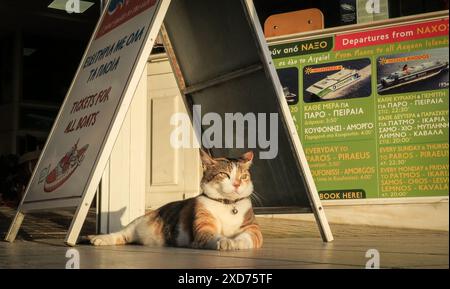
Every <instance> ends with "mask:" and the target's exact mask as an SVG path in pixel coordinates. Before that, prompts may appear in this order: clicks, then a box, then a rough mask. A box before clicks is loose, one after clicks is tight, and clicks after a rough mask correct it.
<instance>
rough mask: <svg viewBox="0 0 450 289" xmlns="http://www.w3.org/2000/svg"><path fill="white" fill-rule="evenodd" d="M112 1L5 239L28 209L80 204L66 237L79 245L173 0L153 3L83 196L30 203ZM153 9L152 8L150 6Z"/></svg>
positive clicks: (11, 235)
mask: <svg viewBox="0 0 450 289" xmlns="http://www.w3.org/2000/svg"><path fill="white" fill-rule="evenodd" d="M111 1H112V0H108V1H107V3H106V4H105V9H104V10H103V13H102V16H101V17H100V19H99V21H98V23H97V26H96V28H95V30H94V33H93V34H92V37H91V39H90V41H89V44H88V46H87V49H86V51H85V53H84V55H83V58H82V61H81V63H80V65H79V67H78V69H77V72H76V74H75V77H74V79H73V81H72V84H71V86H70V88H69V90H68V93H67V95H66V98H65V100H64V102H63V104H62V106H61V109H60V111H59V113H58V116H57V118H56V121H55V123H54V125H53V128H52V130H51V132H50V135H49V137H48V139H47V142H46V144H45V146H44V149H43V153H42V154H41V157H40V158H39V161H38V163H37V164H36V168H35V170H34V172H33V175H32V177H31V181H30V182H29V184H28V186H27V189H26V191H25V195H24V197H23V199H22V201H21V203H20V205H19V207H18V210H17V213H16V216H15V217H14V220H13V222H12V224H11V226H10V228H9V231H8V233H7V235H6V237H5V240H6V241H8V242H13V241H14V240H15V238H16V236H17V233H18V231H19V229H20V226H21V224H22V222H23V219H24V217H25V214H26V213H28V212H32V211H39V210H45V209H50V208H69V207H77V210H76V213H75V216H74V218H73V220H72V223H71V225H70V228H69V232H68V234H67V237H66V240H65V243H66V244H67V245H69V246H75V245H76V243H77V239H78V236H79V233H80V231H81V228H82V226H83V223H84V220H85V218H86V216H87V213H88V211H89V208H90V206H91V204H92V201H93V199H94V196H95V194H96V192H97V188H98V184H99V183H100V181H101V178H102V175H103V171H104V168H105V167H106V164H107V162H108V160H109V157H110V155H111V152H112V149H113V147H114V143H115V141H116V139H117V136H118V134H119V132H120V128H121V127H122V124H123V121H124V119H125V116H126V114H127V112H128V108H129V106H130V104H131V101H132V99H133V95H134V92H135V90H136V88H137V86H138V83H139V81H140V77H141V74H142V71H143V70H144V68H145V64H146V62H147V58H148V55H150V52H151V50H152V48H153V45H154V42H155V40H156V38H157V36H158V33H159V30H160V27H161V25H162V22H163V20H164V16H165V15H166V13H167V10H168V8H169V6H170V3H171V0H157V1H156V4H155V5H154V6H152V7H155V14H154V16H153V18H152V20H151V21H150V23H149V26H148V29H147V30H146V34H145V35H144V37H145V38H144V39H143V40H142V44H141V48H140V50H139V52H138V55H137V58H136V61H135V63H134V67H133V68H132V70H131V74H130V77H129V78H128V80H127V81H126V83H125V87H124V91H123V95H121V97H122V100H121V101H120V102H119V105H118V107H117V110H116V111H115V113H114V116H113V119H112V124H111V125H110V126H109V128H108V131H107V134H106V136H107V137H106V138H105V140H104V142H103V143H102V145H101V148H100V152H99V155H98V156H97V157H96V160H95V163H94V168H93V171H92V173H91V175H90V177H89V179H88V180H87V184H86V186H85V189H84V192H83V193H82V196H81V198H71V199H58V200H49V201H41V202H37V203H28V204H27V203H26V202H25V201H26V198H27V195H29V194H30V187H31V184H32V183H33V180H35V179H36V178H37V177H38V173H39V172H38V168H39V167H40V164H41V163H42V162H43V159H44V157H45V152H46V150H47V148H48V146H49V144H50V143H51V142H52V141H54V140H53V138H54V135H55V130H56V127H57V125H58V123H59V122H60V120H61V118H62V117H63V116H62V114H63V111H64V108H65V107H66V106H67V105H70V103H69V95H71V93H72V90H73V88H74V85H75V84H76V82H77V81H78V78H79V75H80V73H81V70H82V67H83V64H84V63H85V61H86V58H87V57H88V53H89V52H90V49H91V47H92V45H93V43H94V41H95V40H96V36H97V34H98V32H99V29H100V28H101V24H102V23H103V20H104V18H105V17H106V15H107V13H108V12H107V11H108V7H109V4H110V3H111ZM149 9H151V8H149ZM145 11H147V10H145ZM142 13H145V12H142ZM136 16H137V15H136ZM128 21H129V20H128ZM122 25H127V23H126V22H125V23H122V24H121V25H119V26H118V27H120V26H122ZM118 27H116V28H118ZM116 28H114V29H116ZM114 29H113V30H114ZM111 32H112V30H111V31H109V32H107V33H111Z"/></svg>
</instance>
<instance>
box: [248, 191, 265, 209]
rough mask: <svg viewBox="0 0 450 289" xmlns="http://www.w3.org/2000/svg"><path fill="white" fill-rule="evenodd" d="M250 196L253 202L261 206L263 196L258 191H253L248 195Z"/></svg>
mask: <svg viewBox="0 0 450 289" xmlns="http://www.w3.org/2000/svg"><path fill="white" fill-rule="evenodd" d="M250 198H251V199H252V200H253V201H254V203H255V204H257V205H259V206H262V204H263V198H262V197H261V196H260V195H259V194H258V192H256V191H253V194H251V195H250Z"/></svg>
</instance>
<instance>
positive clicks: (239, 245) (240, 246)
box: [234, 239, 253, 250]
mask: <svg viewBox="0 0 450 289" xmlns="http://www.w3.org/2000/svg"><path fill="white" fill-rule="evenodd" d="M234 247H235V250H248V249H252V248H253V244H252V243H251V242H249V241H248V240H247V239H236V240H234Z"/></svg>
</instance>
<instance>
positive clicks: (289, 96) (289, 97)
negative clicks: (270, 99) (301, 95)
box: [283, 87, 298, 105]
mask: <svg viewBox="0 0 450 289" xmlns="http://www.w3.org/2000/svg"><path fill="white" fill-rule="evenodd" d="M283 91H284V97H285V98H286V101H287V103H288V104H289V105H294V104H297V102H298V98H297V95H296V94H295V93H292V92H290V90H289V87H283Z"/></svg>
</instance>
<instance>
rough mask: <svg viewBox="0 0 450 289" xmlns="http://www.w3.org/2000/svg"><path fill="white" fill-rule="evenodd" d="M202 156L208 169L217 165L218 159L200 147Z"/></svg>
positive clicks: (203, 163)
mask: <svg viewBox="0 0 450 289" xmlns="http://www.w3.org/2000/svg"><path fill="white" fill-rule="evenodd" d="M200 158H201V160H202V165H203V169H206V167H208V166H212V165H215V164H216V163H217V161H215V160H214V159H213V158H212V157H211V156H210V155H209V154H208V153H207V152H205V151H204V150H202V149H200Z"/></svg>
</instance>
